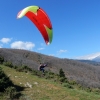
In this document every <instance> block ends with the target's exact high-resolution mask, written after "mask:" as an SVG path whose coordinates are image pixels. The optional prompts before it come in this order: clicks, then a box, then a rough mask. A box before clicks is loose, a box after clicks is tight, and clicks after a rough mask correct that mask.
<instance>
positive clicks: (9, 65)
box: [3, 61, 13, 68]
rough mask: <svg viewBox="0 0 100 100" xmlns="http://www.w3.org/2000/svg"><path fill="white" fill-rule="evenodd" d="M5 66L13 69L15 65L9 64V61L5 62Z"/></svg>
mask: <svg viewBox="0 0 100 100" xmlns="http://www.w3.org/2000/svg"><path fill="white" fill-rule="evenodd" d="M3 64H4V65H5V66H8V67H11V68H12V67H13V64H12V63H11V62H8V61H7V62H4V63H3Z"/></svg>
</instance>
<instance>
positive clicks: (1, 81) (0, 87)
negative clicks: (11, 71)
mask: <svg viewBox="0 0 100 100" xmlns="http://www.w3.org/2000/svg"><path fill="white" fill-rule="evenodd" d="M12 85H13V83H12V81H11V80H10V79H9V77H7V76H6V75H5V73H4V72H3V71H2V68H1V67H0V92H3V91H4V89H5V88H7V87H9V86H12Z"/></svg>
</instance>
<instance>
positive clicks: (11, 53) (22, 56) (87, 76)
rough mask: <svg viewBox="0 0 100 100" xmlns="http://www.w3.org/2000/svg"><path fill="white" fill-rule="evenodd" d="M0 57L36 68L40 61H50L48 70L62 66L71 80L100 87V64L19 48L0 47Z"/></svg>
mask: <svg viewBox="0 0 100 100" xmlns="http://www.w3.org/2000/svg"><path fill="white" fill-rule="evenodd" d="M0 57H4V60H5V61H7V62H12V64H13V65H15V66H23V65H27V66H28V67H30V68H32V69H35V70H37V67H38V66H39V63H40V62H45V63H48V67H47V68H46V70H51V71H52V72H54V73H58V72H59V69H61V68H62V69H63V70H64V72H65V74H66V76H67V78H69V79H70V80H75V81H77V82H78V83H80V84H81V85H83V86H86V87H98V88H100V66H94V65H91V64H86V63H83V62H80V61H75V60H71V59H60V58H57V57H52V56H47V55H43V54H40V53H37V52H31V51H27V50H19V49H5V48H0Z"/></svg>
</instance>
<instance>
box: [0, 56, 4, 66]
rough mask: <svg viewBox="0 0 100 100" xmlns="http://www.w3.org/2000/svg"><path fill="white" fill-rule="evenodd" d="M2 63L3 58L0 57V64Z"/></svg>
mask: <svg viewBox="0 0 100 100" xmlns="http://www.w3.org/2000/svg"><path fill="white" fill-rule="evenodd" d="M3 62H4V57H2V56H0V64H2V63H3Z"/></svg>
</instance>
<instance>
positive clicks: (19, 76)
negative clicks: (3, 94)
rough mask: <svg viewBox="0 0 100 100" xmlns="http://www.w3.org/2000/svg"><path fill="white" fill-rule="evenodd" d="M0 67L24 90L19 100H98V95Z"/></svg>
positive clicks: (99, 99)
mask: <svg viewBox="0 0 100 100" xmlns="http://www.w3.org/2000/svg"><path fill="white" fill-rule="evenodd" d="M0 66H1V67H2V69H3V71H4V72H5V74H6V75H7V76H9V78H10V79H11V80H12V82H13V83H14V84H15V85H17V86H20V87H23V88H24V90H22V91H21V94H23V96H22V97H20V99H19V100H100V95H98V94H95V93H92V92H91V93H90V92H86V91H84V90H79V89H77V88H75V89H69V88H67V87H63V86H62V85H61V84H58V83H56V82H53V81H52V80H46V79H43V78H39V77H37V76H34V75H32V74H31V73H25V72H17V71H16V70H15V69H13V68H9V67H6V66H3V65H0ZM28 84H29V85H30V87H29V85H28ZM21 98H24V99H21ZM1 100H2V99H1Z"/></svg>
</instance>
